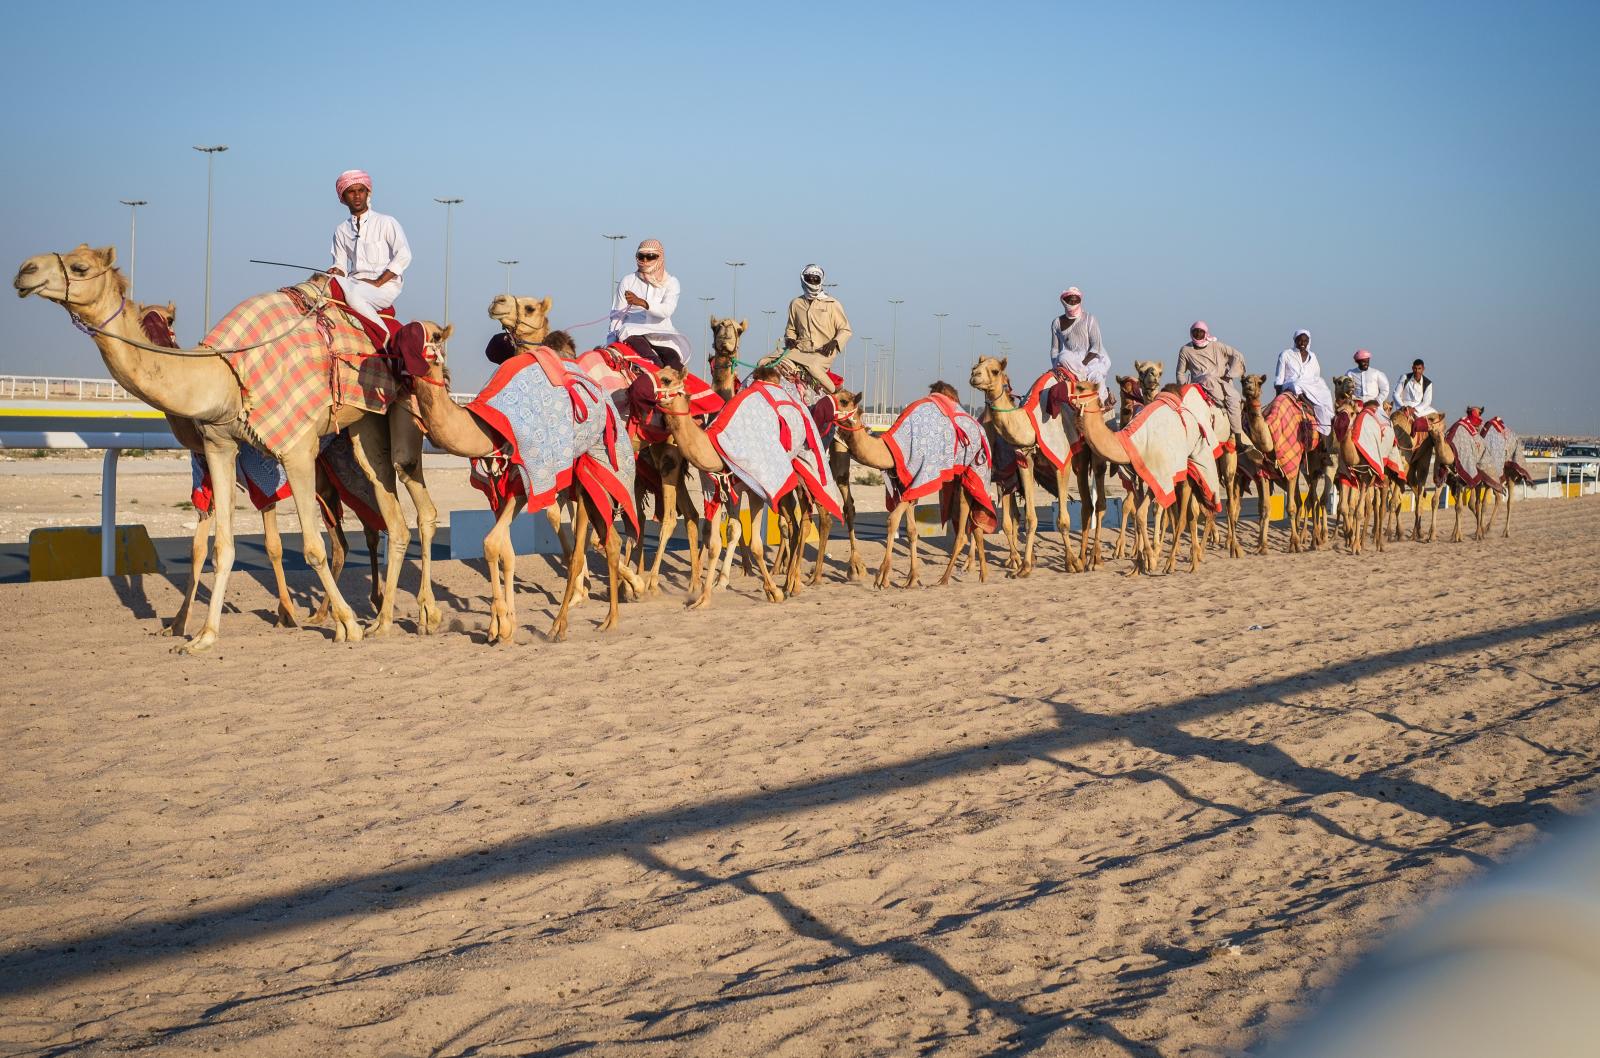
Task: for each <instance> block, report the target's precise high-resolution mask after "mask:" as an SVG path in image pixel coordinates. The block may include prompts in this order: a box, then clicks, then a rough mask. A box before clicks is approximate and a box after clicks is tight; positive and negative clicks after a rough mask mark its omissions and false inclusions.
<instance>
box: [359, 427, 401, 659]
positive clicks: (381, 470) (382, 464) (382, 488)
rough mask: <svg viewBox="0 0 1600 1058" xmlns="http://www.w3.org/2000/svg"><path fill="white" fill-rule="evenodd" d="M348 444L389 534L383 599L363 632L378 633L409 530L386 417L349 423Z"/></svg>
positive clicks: (389, 616)
mask: <svg viewBox="0 0 1600 1058" xmlns="http://www.w3.org/2000/svg"><path fill="white" fill-rule="evenodd" d="M350 441H351V448H352V449H354V451H355V455H356V463H357V464H358V465H359V466H360V467H361V472H362V473H363V474H365V475H366V476H367V480H368V481H370V482H372V486H373V491H374V493H375V494H376V496H377V500H378V513H379V514H380V515H382V517H383V527H384V531H385V532H386V533H388V535H389V546H388V548H387V549H386V551H385V553H384V565H383V601H382V603H380V604H379V606H378V616H377V617H376V618H374V619H373V622H372V624H370V625H369V626H368V627H367V634H368V635H374V636H381V635H383V634H385V633H386V632H388V631H389V629H390V627H391V626H392V625H393V623H394V600H395V597H396V596H397V595H398V594H399V590H400V588H399V586H400V568H401V567H402V566H403V565H405V560H406V549H407V548H409V547H410V546H411V530H410V528H409V527H408V526H407V525H406V518H405V512H404V511H402V510H401V509H400V499H399V497H398V496H397V495H396V493H395V473H394V461H393V459H391V458H390V455H389V424H388V420H387V419H380V418H378V417H376V416H372V415H364V416H362V417H361V418H360V419H359V420H357V421H356V424H355V425H354V426H352V427H350Z"/></svg>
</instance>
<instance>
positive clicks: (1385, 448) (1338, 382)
mask: <svg viewBox="0 0 1600 1058" xmlns="http://www.w3.org/2000/svg"><path fill="white" fill-rule="evenodd" d="M1354 394H1355V387H1354V383H1353V381H1352V380H1351V379H1350V378H1349V377H1348V376H1346V375H1340V376H1339V377H1338V378H1336V379H1334V380H1333V408H1334V415H1333V440H1334V444H1335V451H1336V452H1337V453H1338V458H1339V478H1338V480H1339V517H1340V524H1341V525H1342V526H1343V531H1344V538H1345V546H1346V547H1347V548H1348V549H1349V550H1350V553H1351V554H1354V555H1359V554H1360V553H1361V550H1362V546H1363V544H1364V543H1365V539H1366V533H1367V522H1368V520H1369V517H1370V520H1371V522H1372V534H1373V541H1372V546H1373V547H1374V548H1375V549H1376V550H1377V551H1379V552H1382V551H1383V517H1384V511H1385V509H1386V506H1387V504H1388V498H1389V497H1388V490H1389V484H1390V478H1389V461H1390V459H1391V458H1393V451H1392V446H1393V438H1392V437H1389V436H1387V435H1385V434H1383V432H1382V428H1383V427H1384V426H1387V425H1388V422H1389V420H1388V417H1387V416H1384V415H1383V413H1382V411H1381V409H1379V408H1378V407H1377V405H1376V404H1375V403H1373V404H1370V405H1364V404H1363V403H1362V402H1361V401H1359V400H1357V399H1356V398H1355V395H1354ZM1369 419H1370V420H1371V421H1372V422H1374V423H1376V424H1377V426H1378V431H1377V432H1376V433H1375V434H1374V436H1375V437H1376V438H1377V444H1378V447H1377V450H1375V451H1364V450H1363V449H1362V448H1361V446H1360V445H1359V443H1358V442H1359V440H1360V438H1359V437H1358V434H1359V433H1360V432H1361V431H1362V429H1363V425H1364V423H1365V422H1366V421H1368V420H1369ZM1374 460H1376V461H1377V464H1376V465H1375V464H1374Z"/></svg>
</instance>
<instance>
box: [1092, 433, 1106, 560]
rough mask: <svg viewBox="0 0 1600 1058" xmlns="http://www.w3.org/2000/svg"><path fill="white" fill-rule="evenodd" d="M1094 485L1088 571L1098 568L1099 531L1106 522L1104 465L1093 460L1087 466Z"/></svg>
mask: <svg viewBox="0 0 1600 1058" xmlns="http://www.w3.org/2000/svg"><path fill="white" fill-rule="evenodd" d="M1089 467H1090V471H1091V475H1090V477H1091V480H1092V481H1093V483H1094V543H1093V544H1092V545H1091V547H1090V550H1089V556H1090V561H1089V566H1088V568H1089V569H1099V568H1100V530H1101V527H1102V526H1104V525H1105V521H1106V465H1105V464H1104V463H1100V462H1097V461H1094V460H1091V461H1090V464H1089Z"/></svg>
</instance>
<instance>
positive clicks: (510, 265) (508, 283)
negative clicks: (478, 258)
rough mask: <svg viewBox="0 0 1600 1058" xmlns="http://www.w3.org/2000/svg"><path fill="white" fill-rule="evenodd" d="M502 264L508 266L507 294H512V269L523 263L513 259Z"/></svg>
mask: <svg viewBox="0 0 1600 1058" xmlns="http://www.w3.org/2000/svg"><path fill="white" fill-rule="evenodd" d="M500 263H501V264H503V265H505V266H506V293H507V294H509V293H511V269H512V268H513V267H514V266H516V265H519V264H521V263H522V262H521V261H518V260H515V259H512V260H510V261H501V262H500Z"/></svg>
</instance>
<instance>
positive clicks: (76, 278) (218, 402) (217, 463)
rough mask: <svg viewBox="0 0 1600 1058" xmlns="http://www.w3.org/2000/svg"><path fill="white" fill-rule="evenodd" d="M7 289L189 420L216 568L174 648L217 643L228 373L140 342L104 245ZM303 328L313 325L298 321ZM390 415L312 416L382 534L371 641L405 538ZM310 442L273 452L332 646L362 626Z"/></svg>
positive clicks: (234, 385) (44, 263)
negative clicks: (199, 451) (359, 478)
mask: <svg viewBox="0 0 1600 1058" xmlns="http://www.w3.org/2000/svg"><path fill="white" fill-rule="evenodd" d="M12 285H13V287H15V289H16V291H17V294H18V296H19V297H26V296H28V295H29V294H37V295H39V296H40V297H42V298H45V299H46V300H49V301H54V302H56V303H57V304H59V305H61V306H62V308H64V309H66V310H67V312H68V313H69V314H71V315H72V316H73V317H74V318H75V319H78V320H81V321H82V322H83V324H84V326H85V327H87V328H88V329H89V330H90V332H91V334H92V335H93V338H94V342H95V345H96V346H97V347H98V348H99V350H100V355H101V357H102V359H104V361H105V363H106V366H107V367H108V368H109V369H110V371H111V374H112V377H114V378H115V379H116V380H117V381H118V382H119V383H120V384H121V385H122V386H123V388H125V389H127V390H128V391H129V392H130V393H132V394H133V395H134V396H136V397H138V398H139V399H140V400H143V401H144V402H145V403H147V404H150V405H151V406H153V407H155V408H157V409H159V410H160V411H163V412H166V413H168V414H170V415H174V416H178V417H180V418H189V419H193V420H194V421H195V422H196V423H198V424H199V426H200V433H201V437H202V439H203V442H204V446H205V454H206V465H207V467H208V468H209V469H210V471H211V481H212V485H213V488H214V489H215V493H216V495H217V497H218V503H217V518H216V567H217V569H216V578H215V587H214V589H213V592H212V597H211V605H210V608H209V610H208V611H207V615H206V623H205V626H204V628H202V629H201V631H200V635H199V636H197V637H196V638H195V639H193V640H191V641H190V642H188V643H186V644H184V645H183V646H181V647H179V648H178V649H179V650H180V651H182V652H184V653H192V652H196V651H200V650H205V649H207V648H209V647H211V646H212V645H214V644H215V643H216V641H217V633H218V628H219V627H220V624H221V620H222V609H223V604H224V602H225V600H226V598H227V584H228V577H229V574H231V572H232V570H233V557H234V545H233V499H234V481H235V473H236V472H235V464H236V460H237V457H238V448H239V445H240V444H241V443H249V439H248V437H247V435H246V432H245V427H244V423H243V421H242V418H243V415H244V413H245V406H244V399H243V396H242V394H241V392H240V388H239V383H238V380H237V378H236V377H235V375H234V373H233V369H232V368H231V367H230V365H229V364H228V363H227V361H225V360H224V359H223V358H222V357H220V356H218V355H217V354H216V353H215V352H213V351H212V350H209V349H205V348H200V349H192V350H189V349H175V350H170V351H161V350H157V349H153V348H150V347H149V346H150V343H149V342H148V341H146V339H145V336H144V334H143V332H142V331H141V330H140V328H139V324H138V321H137V320H134V319H133V318H132V317H131V315H130V314H129V313H127V312H126V311H125V310H126V298H127V281H126V279H125V278H124V277H123V276H122V274H121V273H120V272H118V271H117V269H116V250H115V249H114V248H113V247H105V248H103V249H98V250H97V249H91V248H90V247H89V246H87V245H79V246H78V247H77V248H76V249H73V250H69V251H67V252H65V253H46V254H39V255H38V256H35V257H30V258H29V259H28V260H27V261H25V262H23V264H22V266H21V267H20V268H19V269H18V270H17V275H16V277H15V278H14V279H13V280H12ZM265 296H275V295H265ZM304 325H305V326H313V325H314V324H313V322H312V320H311V318H310V317H307V318H306V321H305V324H304ZM398 418H399V417H398V416H394V417H392V418H386V417H385V416H379V415H372V414H370V413H368V412H366V411H364V410H362V409H360V408H356V407H352V406H349V405H335V404H334V402H333V400H332V395H331V394H330V395H329V398H328V402H327V403H326V404H325V405H324V406H323V407H322V408H320V409H318V410H317V411H316V413H315V415H314V419H315V421H316V422H318V423H319V430H320V432H321V433H337V432H338V431H340V430H343V429H347V428H348V429H349V430H350V433H351V440H352V441H353V443H354V445H355V452H356V459H357V462H358V463H359V464H360V465H361V468H362V471H363V472H364V473H366V474H367V475H368V476H369V478H371V480H372V481H373V484H374V486H375V488H376V491H377V497H378V502H379V508H380V510H379V513H380V514H381V515H382V516H383V519H384V522H385V524H386V525H387V526H388V527H389V549H388V555H387V558H386V563H385V578H384V592H383V601H382V604H381V606H380V608H379V611H378V616H377V618H376V620H375V621H374V623H373V625H372V627H371V629H370V630H369V633H370V634H374V635H376V634H382V633H383V632H385V631H387V630H388V629H389V627H390V626H391V623H392V620H393V606H394V599H395V595H396V591H395V585H396V582H397V581H398V579H399V576H400V567H401V565H402V563H403V561H404V556H405V551H406V547H407V546H408V545H409V543H410V532H409V530H408V528H407V526H406V523H405V520H404V518H403V516H402V514H401V511H400V503H399V500H398V499H397V497H396V495H395V470H394V465H393V463H392V461H391V457H390V451H391V446H390V442H389V430H390V426H389V423H390V421H393V420H394V419H398ZM319 443H320V439H319V432H318V431H315V430H306V431H304V432H303V433H302V434H301V436H300V437H299V438H298V440H296V441H295V442H294V443H293V444H292V446H291V447H290V448H289V449H288V450H287V451H285V452H282V453H280V455H281V457H282V462H283V466H284V472H285V473H286V474H287V476H288V479H289V487H290V489H291V491H292V492H293V493H294V494H295V495H297V496H302V497H305V498H306V502H304V503H296V504H295V511H296V514H297V515H298V517H299V519H300V530H301V533H302V538H303V540H304V547H305V559H306V562H307V564H308V565H310V566H311V568H312V569H314V570H316V572H317V576H318V578H319V579H320V580H321V581H322V586H323V590H324V591H325V592H326V593H327V596H328V598H329V601H330V611H331V614H332V617H333V621H334V639H335V640H336V641H341V642H342V641H354V640H358V639H360V638H361V637H362V634H363V633H362V628H361V626H360V625H359V624H358V623H357V622H356V619H355V613H354V611H352V610H351V609H350V606H349V604H348V603H347V602H345V600H344V596H343V595H341V594H340V592H339V586H338V583H337V582H336V581H335V580H334V578H333V576H332V571H331V570H330V568H329V566H328V557H327V551H326V548H325V546H324V544H323V540H322V531H321V525H320V524H319V518H318V513H317V504H316V503H315V502H312V500H311V497H312V496H314V495H315V493H316V455H317V451H318V447H319ZM426 558H427V549H426V548H424V560H425V561H426ZM431 590H432V587H431V584H430V583H429V580H428V578H427V576H426V574H425V575H424V580H423V590H422V591H421V592H419V593H418V599H419V602H420V601H422V600H423V598H424V596H426V599H427V602H426V603H424V606H423V614H422V617H421V619H420V620H419V626H420V627H421V628H422V629H423V630H424V631H431V628H430V625H436V624H437V621H438V615H437V610H436V608H435V609H434V613H433V614H431V615H430V614H429V612H428V608H429V605H430V604H431V603H432V595H431Z"/></svg>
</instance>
